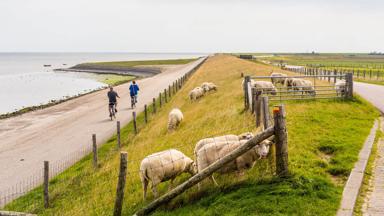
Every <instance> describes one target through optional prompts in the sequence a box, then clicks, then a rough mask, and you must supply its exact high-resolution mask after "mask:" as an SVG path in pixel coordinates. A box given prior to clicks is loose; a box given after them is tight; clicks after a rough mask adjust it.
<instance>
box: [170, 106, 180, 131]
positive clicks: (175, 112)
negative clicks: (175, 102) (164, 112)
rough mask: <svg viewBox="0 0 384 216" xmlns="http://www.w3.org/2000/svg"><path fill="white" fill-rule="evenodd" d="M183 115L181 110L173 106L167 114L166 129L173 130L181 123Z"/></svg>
mask: <svg viewBox="0 0 384 216" xmlns="http://www.w3.org/2000/svg"><path fill="white" fill-rule="evenodd" d="M183 118H184V116H183V113H182V112H181V110H179V109H177V108H174V109H172V110H171V112H169V115H168V131H172V130H175V129H176V128H177V126H179V124H180V123H181V121H182V120H183Z"/></svg>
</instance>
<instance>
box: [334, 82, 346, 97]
mask: <svg viewBox="0 0 384 216" xmlns="http://www.w3.org/2000/svg"><path fill="white" fill-rule="evenodd" d="M345 88H346V82H345V80H338V81H337V82H336V83H335V90H336V95H337V96H339V95H341V96H343V95H344V94H345Z"/></svg>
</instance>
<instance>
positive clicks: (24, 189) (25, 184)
mask: <svg viewBox="0 0 384 216" xmlns="http://www.w3.org/2000/svg"><path fill="white" fill-rule="evenodd" d="M206 60H207V57H204V58H203V59H201V60H200V62H199V63H198V64H197V65H195V66H194V67H193V68H192V69H191V70H190V71H188V72H187V73H185V74H184V75H183V76H181V77H179V78H177V79H176V80H175V81H174V82H173V83H172V84H171V85H169V86H168V88H165V89H164V91H161V92H160V93H159V97H158V98H153V103H152V104H151V105H152V106H147V105H145V110H144V112H143V113H141V115H139V116H137V118H136V116H134V119H133V120H132V121H133V127H134V128H133V131H134V134H137V133H138V132H139V131H140V129H141V128H142V127H144V126H145V124H147V122H148V121H149V118H150V115H151V114H153V115H154V114H155V113H157V112H158V111H159V109H161V108H162V106H164V104H165V103H167V102H169V99H170V97H171V96H173V95H174V94H176V92H177V91H179V90H180V89H181V88H182V86H183V85H184V84H185V83H186V81H187V80H188V79H189V78H190V76H191V75H192V74H193V73H194V72H195V71H197V69H198V68H199V67H201V65H202V64H203V63H204V62H205V61H206ZM119 132H120V131H119ZM118 136H119V138H118V140H120V134H118ZM97 148H98V146H96V154H97ZM90 153H93V154H94V153H95V148H94V147H93V146H85V147H82V148H80V149H78V150H77V151H75V152H72V153H70V154H68V155H66V156H64V157H62V158H61V159H59V160H55V161H54V162H51V163H49V169H48V171H47V173H48V182H45V181H44V174H45V172H44V168H43V166H42V168H41V169H40V170H38V171H36V172H34V173H33V174H31V175H30V176H29V177H28V178H26V179H24V180H22V181H20V182H17V183H15V184H14V185H13V186H11V187H9V188H8V189H5V190H3V191H0V209H3V208H4V207H6V206H7V205H8V204H10V205H9V207H8V208H7V209H9V208H12V203H11V202H12V201H13V200H15V199H17V198H20V197H22V196H24V195H26V194H27V193H28V192H29V191H32V190H34V189H36V190H40V186H43V189H44V185H45V184H47V185H48V184H49V183H50V182H49V181H51V180H52V179H53V178H54V177H56V176H57V175H59V174H62V173H63V171H65V170H66V169H68V168H69V167H71V166H73V165H74V164H75V163H76V162H78V161H80V160H81V159H82V158H84V157H85V156H88V155H90ZM107 157H108V156H107ZM96 158H97V157H96ZM94 159H95V158H94ZM42 165H43V164H42ZM64 174H65V173H64ZM64 177H65V176H64ZM71 177H73V176H71ZM40 195H41V196H39V197H38V198H39V199H33V200H31V199H25V200H23V202H25V203H24V206H29V207H28V208H32V209H33V206H37V205H38V206H41V205H43V204H44V203H43V202H44V200H43V191H42V192H41V194H40ZM27 202H32V203H27Z"/></svg>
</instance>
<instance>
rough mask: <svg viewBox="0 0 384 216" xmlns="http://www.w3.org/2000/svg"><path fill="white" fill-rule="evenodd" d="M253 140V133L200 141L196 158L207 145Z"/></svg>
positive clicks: (196, 146)
mask: <svg viewBox="0 0 384 216" xmlns="http://www.w3.org/2000/svg"><path fill="white" fill-rule="evenodd" d="M252 138H253V134H252V133H251V132H245V133H242V134H240V135H233V134H228V135H224V136H217V137H213V138H205V139H201V140H199V142H197V143H196V145H195V149H194V151H193V152H194V154H195V156H196V154H197V152H198V151H199V150H200V149H201V148H202V147H203V146H204V145H206V144H208V143H220V142H232V141H240V140H249V139H252Z"/></svg>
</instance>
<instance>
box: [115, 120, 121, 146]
mask: <svg viewBox="0 0 384 216" xmlns="http://www.w3.org/2000/svg"><path fill="white" fill-rule="evenodd" d="M116 135H117V149H120V148H121V133H120V121H117V122H116Z"/></svg>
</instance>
